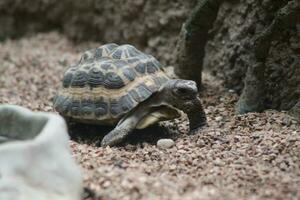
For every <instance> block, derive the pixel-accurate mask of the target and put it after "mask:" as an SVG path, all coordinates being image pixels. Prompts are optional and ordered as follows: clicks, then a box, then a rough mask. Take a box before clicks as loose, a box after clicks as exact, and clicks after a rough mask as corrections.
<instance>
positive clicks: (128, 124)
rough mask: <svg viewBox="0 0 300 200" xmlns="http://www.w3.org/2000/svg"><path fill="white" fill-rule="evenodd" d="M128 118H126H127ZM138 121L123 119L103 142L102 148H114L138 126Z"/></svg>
mask: <svg viewBox="0 0 300 200" xmlns="http://www.w3.org/2000/svg"><path fill="white" fill-rule="evenodd" d="M125 117H126V116H125ZM137 123H138V120H137V119H136V118H135V117H134V116H131V117H126V118H125V119H122V120H121V121H120V122H119V123H118V125H117V126H116V127H115V128H114V129H113V130H112V131H110V132H109V133H108V134H107V135H106V136H105V137H104V138H103V139H102V141H101V146H102V147H105V146H114V145H117V144H119V143H120V142H122V141H123V140H124V139H125V138H126V137H127V136H128V135H129V134H130V133H131V132H132V131H133V130H134V129H135V127H136V126H137Z"/></svg>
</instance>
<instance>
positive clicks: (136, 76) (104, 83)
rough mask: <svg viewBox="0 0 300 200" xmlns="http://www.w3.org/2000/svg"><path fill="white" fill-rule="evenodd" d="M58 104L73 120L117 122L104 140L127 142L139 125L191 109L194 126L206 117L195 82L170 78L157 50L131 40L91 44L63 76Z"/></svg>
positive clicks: (192, 124)
mask: <svg viewBox="0 0 300 200" xmlns="http://www.w3.org/2000/svg"><path fill="white" fill-rule="evenodd" d="M62 82H63V83H62V89H60V90H59V92H58V94H57V95H56V96H55V98H54V109H55V110H56V111H57V112H58V113H60V114H61V115H62V116H64V117H66V118H68V119H71V120H72V121H74V122H80V123H89V124H100V125H110V126H114V125H115V128H114V129H113V130H112V131H110V132H109V133H108V134H107V135H106V136H105V137H104V138H103V139H102V141H101V145H102V146H107V145H108V146H113V145H116V144H118V143H120V142H122V141H123V140H124V139H125V138H126V137H127V136H128V135H129V134H130V133H131V132H132V131H133V130H134V129H143V128H146V127H148V126H150V125H152V124H155V123H157V122H159V121H164V120H170V119H174V118H177V117H179V116H180V111H183V112H185V113H186V114H187V116H188V119H189V123H190V131H192V132H193V131H196V130H197V129H198V128H200V127H201V126H203V125H204V124H205V123H206V116H205V113H204V110H203V108H202V105H201V102H200V99H199V97H198V89H197V86H196V83H195V82H194V81H190V80H182V79H171V78H169V77H168V76H167V75H166V73H165V71H164V68H163V67H162V65H161V64H160V63H159V62H158V61H157V59H155V58H154V57H153V56H151V55H148V54H145V53H142V52H141V51H139V50H138V49H136V48H135V47H133V46H132V45H129V44H124V45H117V44H115V43H110V44H105V45H103V46H100V47H98V48H95V49H91V50H87V51H86V52H85V53H84V54H83V55H82V57H81V59H80V60H79V61H78V62H77V63H76V64H74V65H72V66H70V67H69V68H68V69H67V70H66V72H65V73H64V76H63V81H62Z"/></svg>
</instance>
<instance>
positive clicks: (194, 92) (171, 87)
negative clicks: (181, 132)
mask: <svg viewBox="0 0 300 200" xmlns="http://www.w3.org/2000/svg"><path fill="white" fill-rule="evenodd" d="M159 95H160V98H163V101H164V102H165V103H166V104H168V105H171V106H173V107H175V108H177V109H179V110H182V111H183V112H185V113H186V114H187V115H188V118H189V122H190V130H191V131H194V130H196V129H198V128H200V127H201V126H203V125H204V124H206V116H205V112H204V110H203V108H202V104H201V101H200V99H199V97H198V88H197V85H196V83H195V82H194V81H190V80H183V79H171V80H169V81H167V82H166V83H165V84H164V85H163V86H162V88H161V89H160V94H159Z"/></svg>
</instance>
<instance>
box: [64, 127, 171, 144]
mask: <svg viewBox="0 0 300 200" xmlns="http://www.w3.org/2000/svg"><path fill="white" fill-rule="evenodd" d="M68 128H69V134H70V137H71V140H74V141H76V142H79V143H86V144H89V145H94V146H97V145H96V143H97V142H98V141H99V140H102V138H103V137H104V136H105V135H106V134H107V133H109V132H110V131H111V130H112V129H113V128H114V127H111V126H100V125H91V124H82V123H70V124H68ZM175 137H176V136H175V135H173V134H171V133H169V132H168V131H167V130H166V129H165V128H163V127H161V126H159V125H154V126H151V127H149V128H146V129H142V130H134V131H133V133H132V134H130V135H129V136H128V138H127V139H126V140H125V141H124V142H122V143H120V144H119V145H118V146H124V145H126V144H132V145H137V144H141V143H144V142H146V143H150V144H153V145H155V144H156V142H157V140H159V139H161V138H172V139H175Z"/></svg>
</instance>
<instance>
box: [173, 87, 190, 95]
mask: <svg viewBox="0 0 300 200" xmlns="http://www.w3.org/2000/svg"><path fill="white" fill-rule="evenodd" d="M176 92H177V93H178V94H181V95H185V94H188V93H189V90H188V89H187V88H178V89H177V91H176Z"/></svg>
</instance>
